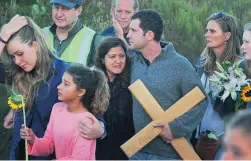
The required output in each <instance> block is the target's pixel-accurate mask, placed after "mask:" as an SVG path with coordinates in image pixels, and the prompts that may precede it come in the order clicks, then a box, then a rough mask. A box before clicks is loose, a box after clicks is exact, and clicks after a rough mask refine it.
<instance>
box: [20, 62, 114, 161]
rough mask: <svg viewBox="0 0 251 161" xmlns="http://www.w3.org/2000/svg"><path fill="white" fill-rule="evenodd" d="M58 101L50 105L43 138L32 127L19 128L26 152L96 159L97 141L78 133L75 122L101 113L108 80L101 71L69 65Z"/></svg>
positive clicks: (107, 98) (66, 157) (35, 154)
mask: <svg viewBox="0 0 251 161" xmlns="http://www.w3.org/2000/svg"><path fill="white" fill-rule="evenodd" d="M58 99H59V100H60V101H63V102H60V103H56V104H55V105H54V106H53V109H52V112H51V117H50V121H49V124H48V126H47V130H46V132H45V135H44V137H43V138H37V137H36V136H35V134H34V133H33V131H32V129H29V128H26V129H25V128H24V126H22V129H21V130H20V134H21V138H23V139H27V140H28V152H29V154H30V155H34V156H47V155H50V154H52V153H53V152H54V148H55V153H56V159H57V160H63V159H72V160H73V159H83V160H93V159H95V149H96V141H95V139H92V140H87V139H84V138H83V137H81V136H80V133H79V131H78V129H77V126H78V122H79V121H80V120H85V121H86V122H89V123H92V122H93V120H92V119H91V118H92V116H91V115H92V114H93V115H95V116H98V115H102V114H103V113H104V112H105V111H106V109H107V107H108V102H109V90H108V85H107V80H106V78H105V75H104V74H103V72H101V71H98V70H91V69H89V68H86V67H83V66H72V67H70V68H69V69H67V70H66V72H65V73H64V75H63V78H62V83H61V84H60V85H59V86H58Z"/></svg>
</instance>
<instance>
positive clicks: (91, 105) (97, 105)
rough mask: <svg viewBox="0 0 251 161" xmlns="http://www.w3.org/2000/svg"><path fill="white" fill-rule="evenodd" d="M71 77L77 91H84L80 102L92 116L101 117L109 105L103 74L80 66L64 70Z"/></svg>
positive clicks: (107, 88) (107, 90) (105, 79)
mask: <svg viewBox="0 0 251 161" xmlns="http://www.w3.org/2000/svg"><path fill="white" fill-rule="evenodd" d="M66 72H67V73H68V74H70V75H71V76H72V77H73V82H74V83H75V84H76V85H77V89H78V90H81V89H85V90H86V93H85V95H84V96H83V97H82V99H81V101H82V103H83V105H84V106H85V107H86V108H87V109H88V111H90V112H91V113H92V114H93V115H95V116H99V115H102V114H103V113H104V112H105V111H106V110H107V108H108V105H109V99H110V95H109V87H108V84H107V78H106V76H105V74H104V73H103V72H102V71H100V70H98V69H94V68H92V69H89V68H87V67H84V66H82V65H73V66H71V67H70V68H68V69H67V70H66Z"/></svg>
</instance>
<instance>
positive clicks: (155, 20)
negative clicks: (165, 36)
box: [132, 10, 163, 41]
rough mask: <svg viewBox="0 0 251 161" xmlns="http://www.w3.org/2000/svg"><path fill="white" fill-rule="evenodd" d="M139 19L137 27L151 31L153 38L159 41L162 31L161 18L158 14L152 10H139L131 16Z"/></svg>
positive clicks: (133, 18)
mask: <svg viewBox="0 0 251 161" xmlns="http://www.w3.org/2000/svg"><path fill="white" fill-rule="evenodd" d="M135 19H139V20H140V24H139V27H140V28H141V29H142V30H143V31H144V33H146V32H147V31H152V32H153V33H154V40H156V41H160V39H161V36H162V33H163V20H162V18H161V16H160V14H159V13H158V12H156V11H153V10H141V11H139V12H137V13H135V14H134V15H133V16H132V20H135Z"/></svg>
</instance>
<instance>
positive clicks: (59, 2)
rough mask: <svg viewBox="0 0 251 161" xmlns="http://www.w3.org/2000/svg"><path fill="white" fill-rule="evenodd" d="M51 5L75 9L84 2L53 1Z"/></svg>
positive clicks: (73, 0)
mask: <svg viewBox="0 0 251 161" xmlns="http://www.w3.org/2000/svg"><path fill="white" fill-rule="evenodd" d="M50 3H51V4H59V5H62V6H64V7H67V8H74V7H76V6H81V5H82V3H83V0H51V2H50Z"/></svg>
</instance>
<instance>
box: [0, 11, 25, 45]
mask: <svg viewBox="0 0 251 161" xmlns="http://www.w3.org/2000/svg"><path fill="white" fill-rule="evenodd" d="M27 24H28V22H27V20H26V17H25V16H19V15H15V16H14V17H13V18H12V19H11V20H10V22H9V23H7V24H5V25H3V27H2V29H1V32H0V37H1V38H2V39H3V40H4V41H6V42H7V41H8V40H9V38H10V37H11V35H13V34H14V33H16V32H17V31H19V30H20V29H21V28H22V27H24V26H25V25H27Z"/></svg>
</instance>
